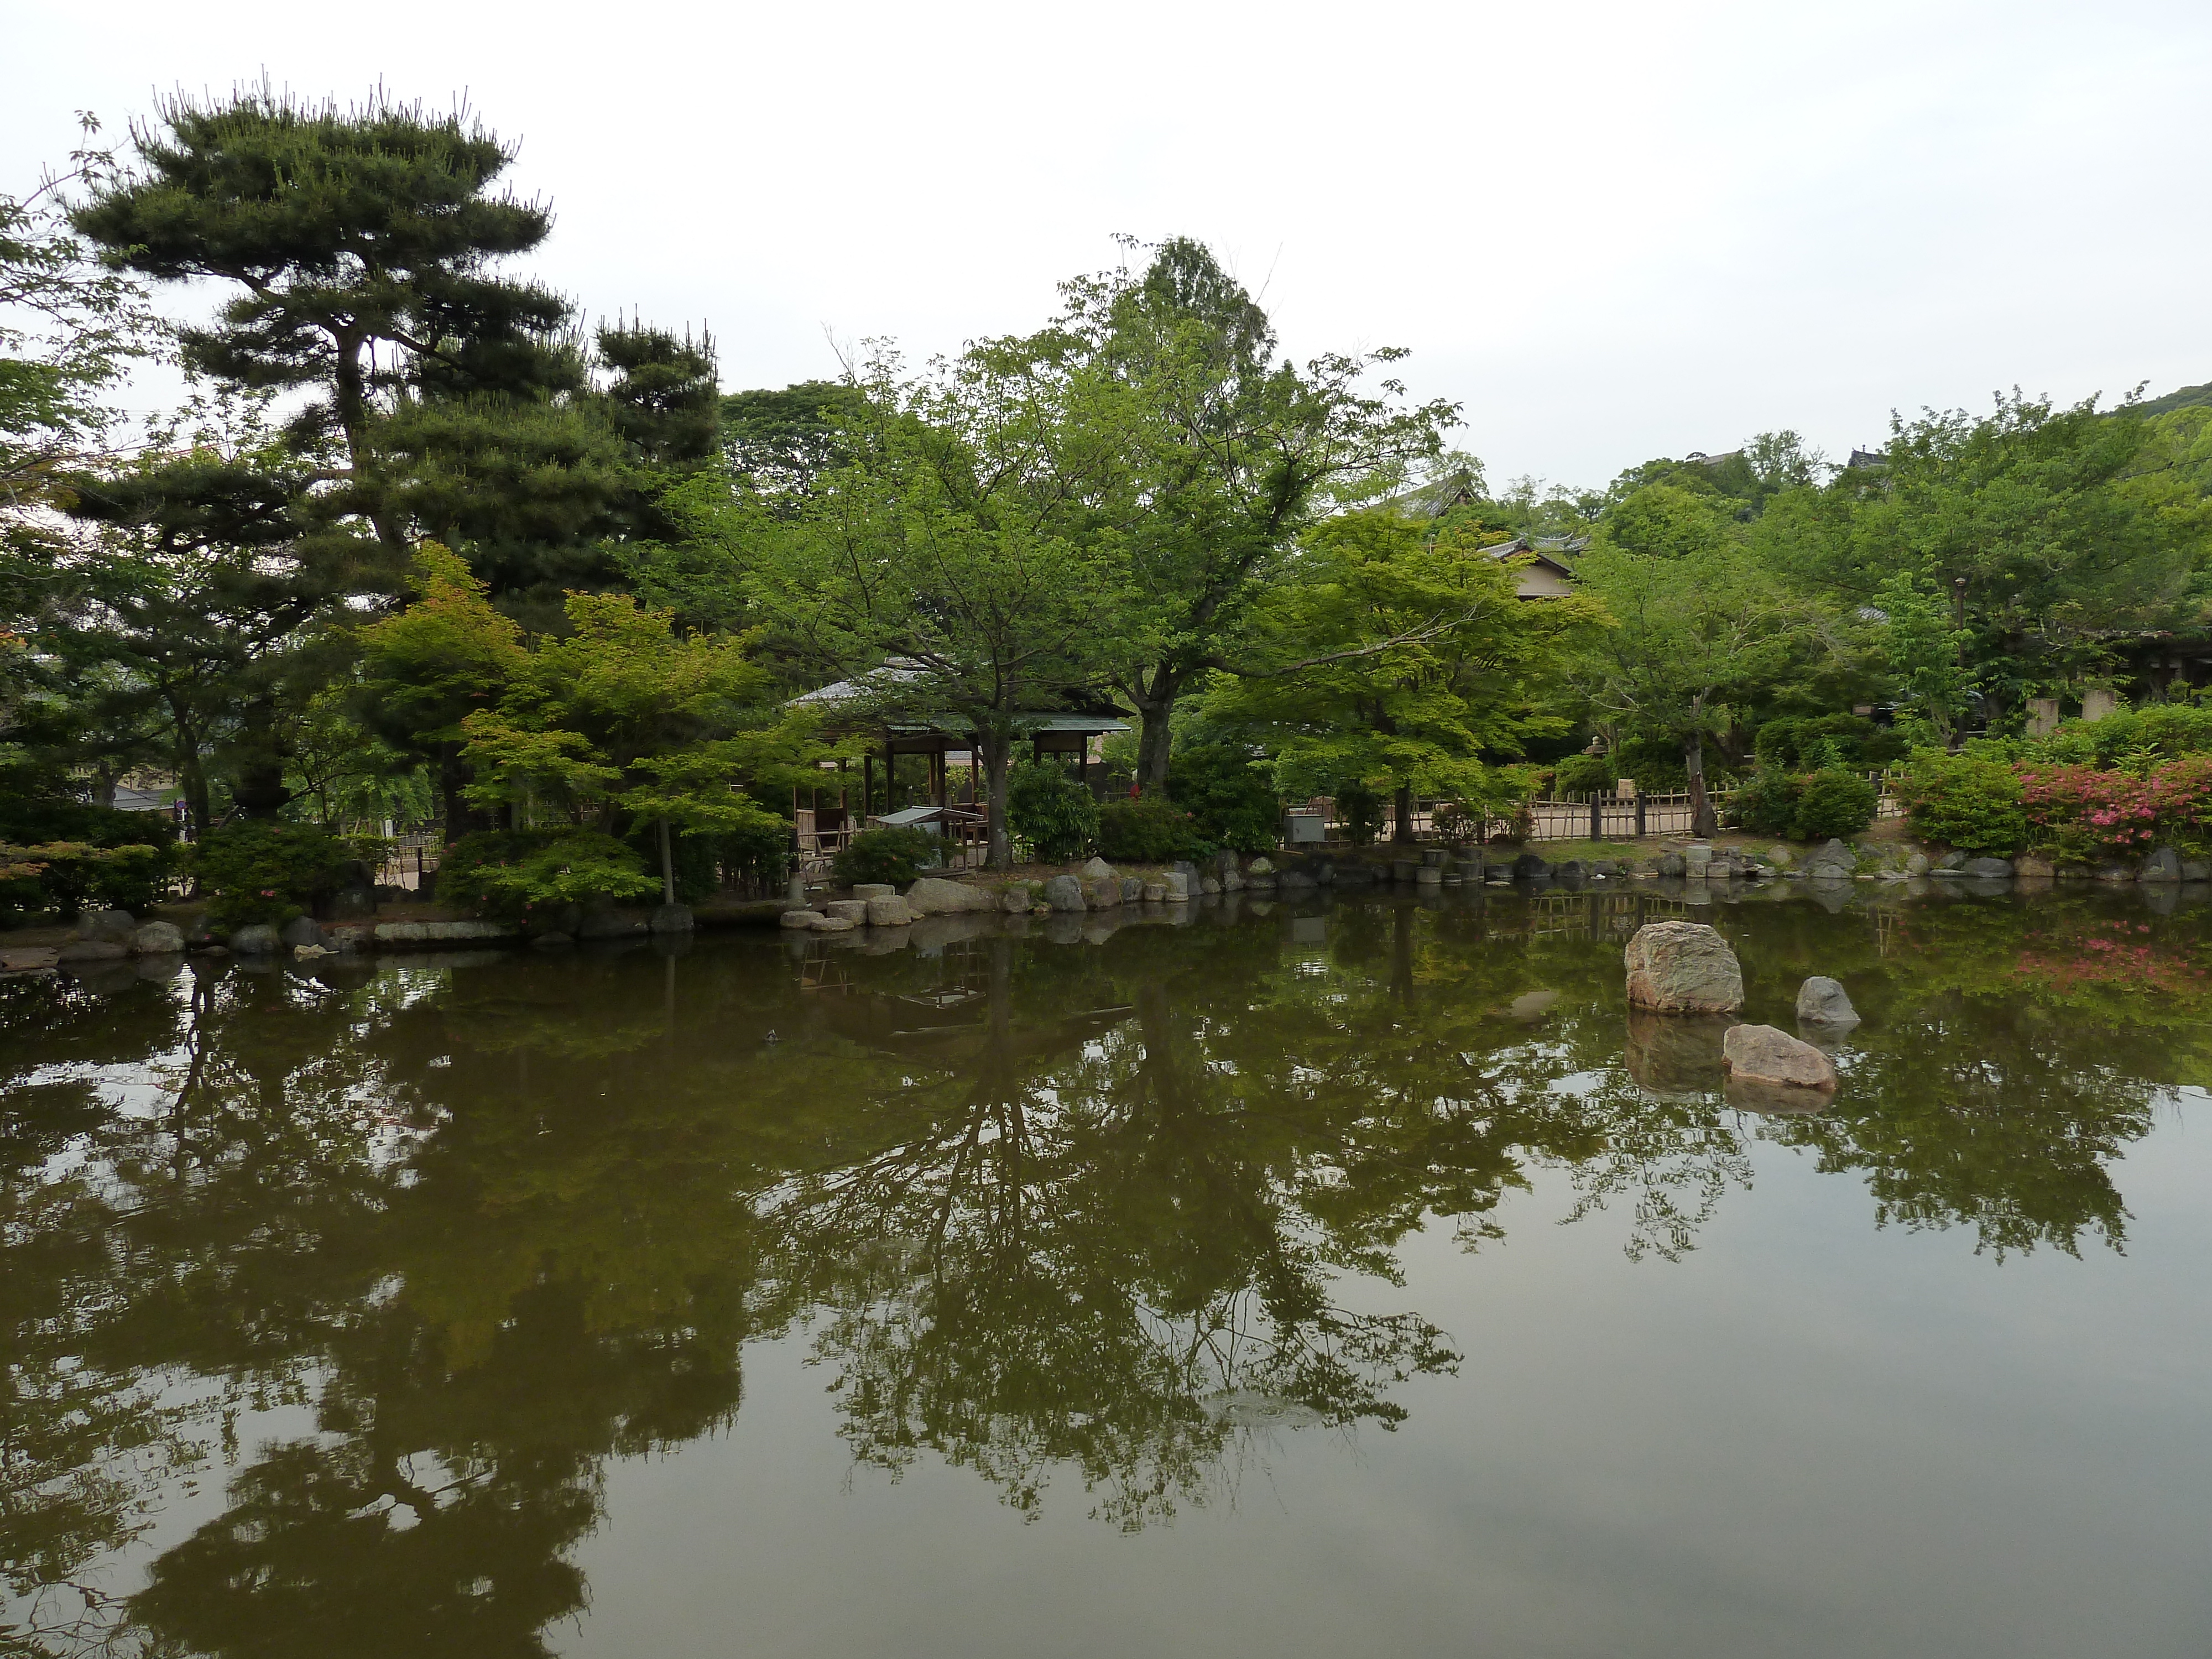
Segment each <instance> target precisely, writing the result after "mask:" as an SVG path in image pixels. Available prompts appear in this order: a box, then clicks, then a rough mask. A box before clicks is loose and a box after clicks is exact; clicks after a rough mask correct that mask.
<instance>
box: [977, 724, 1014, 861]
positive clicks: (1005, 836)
mask: <svg viewBox="0 0 2212 1659" xmlns="http://www.w3.org/2000/svg"><path fill="white" fill-rule="evenodd" d="M975 749H976V752H977V753H979V754H980V755H981V756H982V757H983V793H984V796H985V799H986V802H987V805H986V806H985V809H984V822H985V823H986V825H987V828H988V833H989V835H990V851H989V852H988V853H987V854H986V855H985V860H984V861H985V862H986V863H987V864H988V865H989V866H990V867H991V868H992V869H994V870H1004V869H1006V868H1008V867H1009V866H1012V863H1013V861H1014V838H1013V836H1012V834H1011V833H1010V832H1009V831H1008V829H1007V828H1006V762H1007V759H1008V757H1010V755H1011V754H1012V750H1013V741H1012V738H1009V737H1008V736H1007V734H1006V732H994V731H993V730H991V729H990V728H989V727H987V726H982V725H981V724H980V723H979V724H978V726H977V727H976V732H975Z"/></svg>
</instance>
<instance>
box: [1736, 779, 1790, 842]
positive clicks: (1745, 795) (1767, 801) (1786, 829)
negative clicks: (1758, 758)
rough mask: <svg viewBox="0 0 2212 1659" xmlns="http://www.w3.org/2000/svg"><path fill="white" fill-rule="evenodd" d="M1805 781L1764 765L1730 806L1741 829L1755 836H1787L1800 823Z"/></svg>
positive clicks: (1742, 788)
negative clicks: (1799, 813)
mask: <svg viewBox="0 0 2212 1659" xmlns="http://www.w3.org/2000/svg"><path fill="white" fill-rule="evenodd" d="M1802 793H1803V785H1802V782H1801V781H1800V780H1799V779H1797V778H1796V777H1795V776H1793V775H1790V773H1788V772H1785V771H1784V770H1783V769H1781V768H1780V767H1779V766H1768V765H1765V764H1764V763H1762V764H1761V765H1760V766H1759V769H1758V770H1757V771H1755V772H1753V774H1752V775H1751V776H1750V777H1749V778H1748V779H1747V780H1746V781H1745V782H1744V784H1743V787H1741V788H1740V789H1738V790H1737V791H1736V792H1735V798H1734V799H1733V800H1732V801H1731V802H1730V805H1731V807H1732V808H1733V810H1734V811H1735V821H1736V823H1737V824H1738V826H1739V827H1741V829H1746V830H1747V831H1749V832H1750V833H1751V834H1753V835H1754V836H1786V835H1789V834H1790V833H1791V832H1792V831H1793V830H1794V829H1795V828H1796V823H1797V802H1798V797H1799V796H1800V795H1801V794H1802Z"/></svg>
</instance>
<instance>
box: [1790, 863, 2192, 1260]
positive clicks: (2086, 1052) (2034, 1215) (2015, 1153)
mask: <svg viewBox="0 0 2212 1659" xmlns="http://www.w3.org/2000/svg"><path fill="white" fill-rule="evenodd" d="M2116 931H2117V932H2119V933H2125V934H2126V935H2127V936H2128V938H2129V940H2130V955H2129V956H2128V957H2125V958H2123V959H2118V960H2114V959H2113V958H2112V951H2111V945H2110V941H2111V940H2112V937H2113V935H2114V933H2115V932H2116ZM1888 943H1889V948H1890V950H1891V951H1892V952H1893V955H1892V957H1891V962H1892V963H1893V966H1894V967H1895V968H1898V969H1904V971H1893V972H1890V973H1888V974H1886V975H1873V974H1869V975H1867V979H1868V981H1869V983H1875V984H1879V985H1880V987H1881V989H1880V991H1879V992H1878V993H1877V994H1875V996H1874V997H1872V998H1871V999H1869V1002H1870V1005H1871V1006H1869V1010H1868V1012H1869V1015H1870V1017H1871V1018H1870V1020H1869V1026H1868V1028H1867V1029H1866V1030H1864V1031H1863V1033H1856V1034H1854V1036H1853V1038H1852V1042H1851V1045H1850V1046H1851V1049H1852V1052H1851V1054H1850V1057H1849V1060H1848V1064H1849V1067H1850V1071H1849V1087H1848V1089H1847V1091H1846V1092H1845V1097H1844V1100H1843V1102H1842V1103H1841V1105H1840V1106H1839V1108H1838V1110H1836V1111H1835V1112H1833V1113H1830V1114H1826V1115H1822V1116H1820V1117H1816V1118H1808V1119H1805V1120H1802V1121H1792V1122H1790V1123H1788V1124H1784V1125H1778V1126H1776V1127H1775V1128H1774V1130H1773V1131H1772V1133H1773V1135H1774V1138H1775V1139H1779V1140H1782V1141H1784V1142H1786V1143H1788V1144H1790V1145H1795V1146H1806V1147H1808V1148H1810V1149H1812V1150H1814V1152H1816V1154H1817V1155H1818V1157H1819V1159H1820V1167H1821V1168H1823V1169H1824V1170H1860V1171H1863V1173H1864V1175H1865V1176H1866V1179H1867V1183H1868V1187H1869V1191H1870V1192H1871V1193H1872V1194H1873V1195H1874V1198H1875V1206H1876V1207H1875V1217H1876V1219H1877V1221H1878V1222H1879V1223H1884V1224H1887V1223H1896V1224H1899V1225H1905V1226H1907V1227H1912V1228H1948V1227H1954V1226H1963V1227H1970V1228H1972V1230H1973V1231H1974V1234H1975V1236H1976V1238H1977V1241H1978V1243H1977V1245H1976V1248H1977V1249H1978V1250H1988V1251H1990V1252H1991V1253H1993V1254H1994V1255H1996V1256H1997V1257H1999V1258H2002V1256H2003V1255H2005V1254H2006V1253H2007V1252H2017V1251H2023V1250H2028V1249H2034V1248H2036V1247H2037V1246H2039V1245H2045V1246H2050V1247H2052V1248H2056V1249H2062V1250H2065V1251H2067V1252H2069V1254H2079V1252H2080V1249H2081V1245H2082V1243H2084V1242H2101V1243H2104V1244H2106V1245H2107V1246H2108V1247H2110V1248H2112V1249H2119V1248H2120V1247H2121V1246H2122V1245H2123V1243H2124V1242H2125V1238H2126V1228H2127V1209H2126V1206H2125V1203H2124V1200H2123V1199H2122V1198H2121V1195H2120V1193H2119V1189H2118V1186H2117V1185H2116V1184H2115V1182H2114V1179H2113V1170H2114V1166H2115V1165H2116V1164H2117V1163H2118V1160H2119V1158H2120V1157H2121V1156H2122V1154H2123V1153H2124V1152H2125V1150H2126V1148H2127V1147H2128V1146H2129V1145H2130V1143H2132V1142H2134V1141H2136V1140H2138V1139H2141V1138H2142V1136H2143V1135H2144V1134H2146V1133H2148V1132H2149V1130H2150V1127H2151V1125H2152V1121H2153V1113H2154V1106H2155V1103H2156V1101H2157V1098H2158V1097H2159V1094H2160V1085H2161V1084H2172V1083H2179V1082H2181V1081H2184V1080H2187V1079H2192V1078H2196V1077H2201V1076H2203V1074H2204V1073H2203V1065H2204V1060H2203V1055H2204V1052H2205V1046H2206V1038H2207V1034H2208V1017H2212V995H2208V993H2207V983H2206V981H2205V978H2204V976H2203V974H2202V972H2201V970H2200V969H2198V967H2197V962H2196V957H2197V947H2196V942H2195V939H2194V938H2193V930H2192V929H2191V928H2190V927H2187V925H2186V921H2185V920H2184V921H2177V922H2173V923H2157V922H2154V921H2151V920H2150V919H2148V918H2144V917H2138V916H2136V915H2134V914H2133V913H2132V912H2131V911H2129V910H2123V909H2119V908H2117V907H2116V906H2114V905H2113V904H2112V903H2111V902H2109V901H2106V902H2094V901H2089V900H2086V899H2080V900H2077V899H2070V898H2058V899H2045V900H2043V901H2042V902H2038V903H2035V904H2033V905H2028V906H2015V905H2007V904H2002V903H1997V904H1990V903H1982V904H1975V903H1954V904H1950V905H1946V906H1936V907H1928V908H1913V909H1909V910H1905V911H1902V912H1900V913H1899V915H1898V916H1897V917H1896V919H1895V922H1894V925H1893V928H1892V929H1891V931H1890V936H1889V941H1888Z"/></svg>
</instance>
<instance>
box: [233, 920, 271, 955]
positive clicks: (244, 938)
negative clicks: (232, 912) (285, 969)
mask: <svg viewBox="0 0 2212 1659" xmlns="http://www.w3.org/2000/svg"><path fill="white" fill-rule="evenodd" d="M282 944H283V940H282V939H278V938H277V937H276V929H275V928H274V927H270V925H269V924H268V923H267V922H265V921H250V922H248V923H246V926H245V927H234V928H233V929H232V930H231V933H230V948H231V949H232V950H234V951H237V952H238V954H239V955H240V956H242V957H273V956H275V955H276V947H277V946H278V945H282Z"/></svg>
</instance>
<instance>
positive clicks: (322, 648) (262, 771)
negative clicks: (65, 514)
mask: <svg viewBox="0 0 2212 1659" xmlns="http://www.w3.org/2000/svg"><path fill="white" fill-rule="evenodd" d="M198 413H199V414H200V415H202V416H204V423H203V424H202V425H200V427H199V428H198V429H197V430H196V431H195V432H194V433H193V434H192V435H191V437H190V438H189V440H185V439H180V438H179V437H178V435H175V434H173V433H167V434H157V435H156V437H157V444H158V445H159V447H156V448H155V449H153V450H151V451H149V453H147V454H145V455H144V456H143V457H141V458H139V459H137V460H134V461H131V462H129V463H126V464H124V465H118V466H113V467H109V468H104V469H102V470H101V471H99V472H97V473H93V474H82V475H79V476H78V477H76V480H75V481H74V489H73V496H72V499H71V501H70V503H69V510H70V514H71V516H72V517H73V518H74V519H75V520H76V522H77V523H78V524H79V525H80V526H86V527H88V530H89V532H90V533H91V536H92V541H91V543H90V544H89V545H88V546H86V547H84V548H82V549H81V550H80V551H79V552H78V554H77V555H76V556H75V557H73V559H72V561H71V562H70V580H71V585H72V588H73V595H72V598H71V599H70V601H69V602H68V603H67V604H65V605H57V606H56V607H55V610H54V613H53V614H52V616H51V617H50V618H49V620H48V623H47V625H46V628H45V629H44V630H43V634H42V637H43V639H44V640H45V641H46V643H47V644H48V645H49V647H50V648H52V650H53V651H54V652H55V653H57V654H58V656H59V657H60V658H62V659H64V660H67V661H70V662H71V663H74V664H76V665H81V666H82V667H85V668H88V669H90V668H93V667H94V666H106V667H108V668H112V670H113V671H114V672H113V674H112V676H111V677H109V678H105V679H102V678H98V677H96V676H95V677H94V678H88V681H87V683H86V691H87V693H88V695H86V696H83V697H82V699H81V706H82V708H84V709H86V710H87V711H88V713H89V714H91V715H92V717H93V718H94V722H95V726H94V729H95V730H100V729H105V730H116V729H118V728H121V727H124V726H129V725H131V724H133V723H136V724H137V725H138V726H141V727H142V728H143V730H145V731H146V732H147V733H148V736H147V738H146V739H145V744H146V747H147V748H148V749H149V750H150V751H151V754H152V755H153V756H154V757H158V758H159V759H161V760H162V761H164V762H166V763H167V766H168V767H169V769H171V770H172V771H173V773H174V775H175V776H176V778H177V780H178V785H179V791H180V793H182V795H183V797H184V799H185V803H186V805H187V807H188V808H189V810H190V811H191V817H192V822H193V823H194V824H195V825H196V826H197V827H198V828H199V829H206V828H207V827H209V826H210V825H212V824H213V823H215V821H216V791H215V787H214V785H215V783H216V781H218V780H220V781H222V783H223V784H224V785H225V786H226V792H225V793H227V796H228V805H230V806H233V807H234V808H235V809H236V810H238V811H240V812H243V813H245V814H246V815H247V816H249V817H270V816H273V815H275V814H276V812H278V811H281V810H282V809H283V806H284V805H285V803H286V801H287V800H288V799H289V798H290V791H289V788H288V787H287V786H286V784H285V782H284V774H285V769H286V766H287V763H288V758H289V757H288V755H287V752H286V749H287V744H286V727H287V725H288V722H289V720H290V719H291V718H292V716H293V715H294V714H295V713H296V711H297V710H298V709H299V708H301V707H302V706H303V705H304V704H305V702H306V701H307V698H308V697H309V696H312V695H313V691H314V690H316V688H317V687H319V685H321V684H325V683H326V682H327V681H328V679H329V678H330V677H331V675H333V674H334V673H336V672H337V661H338V659H339V657H340V656H341V655H342V653H341V652H340V650H339V648H338V643H337V638H336V636H334V635H331V634H329V633H328V632H327V631H325V630H323V629H320V628H319V626H318V624H319V623H321V622H323V621H325V620H326V619H328V618H329V617H331V616H333V615H334V614H335V613H336V612H337V611H338V610H339V609H340V608H341V607H342V606H343V604H344V603H345V601H346V600H348V599H349V598H353V597H356V596H360V595H362V594H364V593H371V592H378V591H380V590H381V588H382V587H383V586H384V585H385V578H384V576H383V575H382V574H381V572H380V570H379V569H376V568H371V567H364V566H363V565H362V563H361V562H358V561H357V560H356V559H355V558H354V557H352V556H351V548H352V546H353V544H349V543H346V542H343V541H337V542H333V541H331V540H329V539H327V538H321V537H319V536H317V535H315V534H314V533H313V530H312V528H311V527H310V526H306V525H303V523H302V520H301V513H300V512H299V510H298V509H299V506H300V502H301V498H302V493H303V491H304V490H305V489H306V488H307V479H308V474H309V472H310V471H311V469H309V468H307V466H306V465H303V464H302V463H301V462H300V461H299V460H298V459H296V458H295V457H294V456H293V455H292V454H291V453H290V452H289V450H288V449H287V448H286V447H284V446H283V445H281V444H278V443H276V442H275V441H272V440H271V438H270V435H269V433H268V432H267V431H266V429H265V428H263V427H262V426H261V425H260V424H259V422H258V417H257V416H256V414H255V412H254V411H253V410H251V409H247V410H244V411H240V410H237V409H236V408H235V406H234V404H231V403H229V402H228V401H227V400H220V399H219V400H217V401H216V403H215V404H209V405H203V406H202V407H201V409H200V410H199V411H198Z"/></svg>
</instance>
